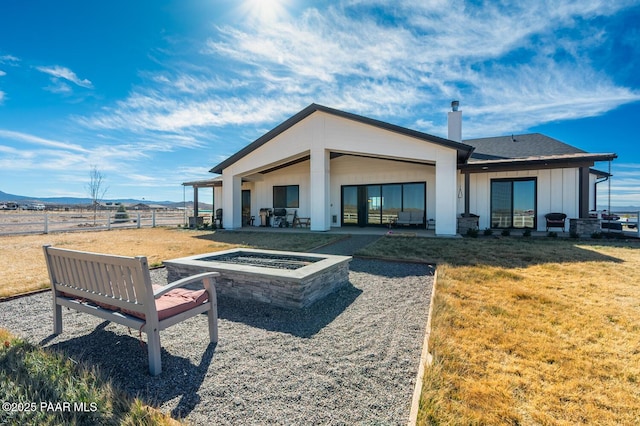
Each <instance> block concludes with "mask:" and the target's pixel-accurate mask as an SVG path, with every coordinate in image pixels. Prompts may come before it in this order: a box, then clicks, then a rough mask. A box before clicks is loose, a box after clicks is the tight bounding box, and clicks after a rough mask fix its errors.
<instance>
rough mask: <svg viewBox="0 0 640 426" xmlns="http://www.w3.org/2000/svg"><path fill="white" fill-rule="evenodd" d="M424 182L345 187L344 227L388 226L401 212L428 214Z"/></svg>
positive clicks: (343, 196)
mask: <svg viewBox="0 0 640 426" xmlns="http://www.w3.org/2000/svg"><path fill="white" fill-rule="evenodd" d="M425 190H426V184H425V183H424V182H417V183H390V184H376V185H345V186H343V187H342V223H343V224H344V225H359V226H369V225H377V226H380V225H388V224H389V223H391V222H392V221H393V220H394V219H395V218H397V217H398V212H400V211H423V212H424V210H425Z"/></svg>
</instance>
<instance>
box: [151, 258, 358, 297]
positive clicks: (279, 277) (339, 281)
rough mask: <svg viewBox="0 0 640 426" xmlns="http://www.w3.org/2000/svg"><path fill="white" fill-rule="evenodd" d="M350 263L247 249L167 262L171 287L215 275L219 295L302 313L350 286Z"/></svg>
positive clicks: (341, 259)
mask: <svg viewBox="0 0 640 426" xmlns="http://www.w3.org/2000/svg"><path fill="white" fill-rule="evenodd" d="M350 261H351V257H350V256H335V255H328V254H314V253H297V252H289V251H276V250H258V249H248V248H242V249H231V250H224V251H219V252H215V253H206V254H200V255H196V256H189V257H183V258H180V259H172V260H167V261H164V262H163V263H164V265H165V266H166V268H167V272H168V279H169V281H170V282H171V281H174V280H177V279H180V278H183V277H186V276H189V275H193V274H196V273H200V272H208V271H215V272H219V273H220V277H219V278H218V279H217V282H216V290H217V292H218V294H221V295H224V296H229V297H234V298H238V299H245V300H255V301H259V302H265V303H270V304H272V305H275V306H280V307H283V308H294V309H299V308H304V307H306V306H309V305H311V304H312V303H314V302H316V301H318V300H320V299H322V298H323V297H325V296H327V295H328V294H330V293H333V292H334V291H336V290H337V289H339V288H340V287H342V286H343V285H345V284H346V283H347V282H348V281H349V262H350Z"/></svg>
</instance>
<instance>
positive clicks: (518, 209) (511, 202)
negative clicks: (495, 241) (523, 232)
mask: <svg viewBox="0 0 640 426" xmlns="http://www.w3.org/2000/svg"><path fill="white" fill-rule="evenodd" d="M536 183H537V182H536V179H535V178H524V179H494V180H492V181H491V227H492V228H535V227H536Z"/></svg>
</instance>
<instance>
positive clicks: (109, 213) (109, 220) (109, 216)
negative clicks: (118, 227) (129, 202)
mask: <svg viewBox="0 0 640 426" xmlns="http://www.w3.org/2000/svg"><path fill="white" fill-rule="evenodd" d="M107 231H111V212H108V213H107Z"/></svg>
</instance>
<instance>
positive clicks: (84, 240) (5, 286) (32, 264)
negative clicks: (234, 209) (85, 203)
mask: <svg viewBox="0 0 640 426" xmlns="http://www.w3.org/2000/svg"><path fill="white" fill-rule="evenodd" d="M209 233H210V232H209ZM204 234H206V233H205V232H201V231H185V230H177V229H168V228H142V229H127V230H113V231H103V232H70V233H60V234H47V235H43V234H38V235H17V236H3V237H0V246H1V247H2V249H1V250H2V256H0V283H1V284H0V297H6V296H10V295H13V294H17V293H22V292H26V291H32V290H37V289H41V288H46V287H48V286H49V278H48V276H47V268H46V266H45V263H44V255H43V254H42V245H43V244H51V245H54V246H56V247H64V248H70V249H74V250H86V251H96V252H101V253H109V254H120V255H123V256H137V255H146V256H147V257H148V259H149V264H150V265H158V264H160V262H162V260H163V259H172V258H176V257H181V256H189V255H192V254H197V253H203V252H206V251H216V250H222V249H224V248H227V247H229V246H228V245H227V244H222V243H218V242H215V241H211V240H205V239H199V238H196V237H198V236H202V235H204Z"/></svg>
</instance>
